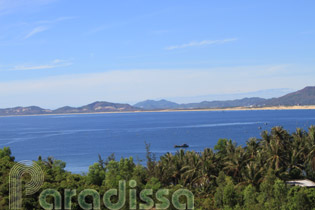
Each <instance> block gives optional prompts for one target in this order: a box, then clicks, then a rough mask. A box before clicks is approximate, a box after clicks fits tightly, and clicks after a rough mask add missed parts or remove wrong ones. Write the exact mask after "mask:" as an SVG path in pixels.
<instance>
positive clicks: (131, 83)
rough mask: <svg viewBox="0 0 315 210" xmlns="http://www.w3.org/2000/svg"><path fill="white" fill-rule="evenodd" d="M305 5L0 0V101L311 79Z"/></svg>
mask: <svg viewBox="0 0 315 210" xmlns="http://www.w3.org/2000/svg"><path fill="white" fill-rule="evenodd" d="M314 10H315V2H314V1H311V0H310V1H290V0H286V1H282V0H279V1H274V0H273V1H269V0H265V1H249V0H248V1H242V0H240V1H232V0H230V1H227V0H222V1H210V0H204V1H202V0H198V1H192V0H190V1H187V0H172V1H170V0H167V1H165V0H159V1H153V0H128V1H127V0H125V1H122V0H106V1H104V0H91V1H83V0H0V49H1V50H0V99H1V100H0V107H12V106H18V105H23V106H27V105H39V106H43V107H47V108H56V107H59V106H63V105H72V106H79V105H83V104H86V103H90V102H93V101H96V100H105V101H113V102H128V103H135V102H137V101H140V100H145V99H160V98H167V99H174V100H178V101H181V100H180V99H184V100H182V102H189V101H194V100H197V99H196V97H198V96H204V97H203V99H209V100H210V99H211V100H213V99H215V97H216V96H222V95H223V96H224V95H226V96H231V97H232V95H240V94H242V96H243V95H244V93H247V92H255V91H260V90H269V89H272V90H274V92H277V91H278V90H280V91H278V92H279V94H280V92H281V93H282V92H283V88H285V90H297V89H300V88H303V87H304V86H307V85H314V78H315V71H314V66H315V65H314V64H315V22H314V20H315V13H314ZM271 92H272V91H271ZM245 95H246V94H245ZM270 96H273V95H272V94H270ZM207 97H208V98H207ZM218 98H220V97H218ZM221 98H222V97H221Z"/></svg>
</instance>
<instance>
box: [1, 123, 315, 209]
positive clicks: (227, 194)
mask: <svg viewBox="0 0 315 210" xmlns="http://www.w3.org/2000/svg"><path fill="white" fill-rule="evenodd" d="M146 152H147V166H146V167H144V166H142V165H139V164H135V163H134V160H133V158H122V159H120V160H119V161H116V160H115V157H114V155H111V156H110V157H108V158H107V159H106V160H105V161H104V160H103V159H102V158H101V156H99V160H98V161H97V162H96V163H95V164H93V165H91V166H90V167H89V171H88V173H87V174H85V175H84V174H83V175H79V174H72V173H70V172H67V171H66V170H65V166H66V164H65V163H64V162H62V161H60V160H56V159H54V158H53V157H48V158H46V159H43V158H42V157H39V158H38V160H37V163H38V164H39V165H40V166H41V168H42V169H43V171H44V175H45V182H44V185H43V186H42V190H44V189H55V190H57V191H58V192H60V193H61V196H62V197H63V195H64V190H65V189H75V190H76V192H77V195H78V194H79V193H80V192H82V191H83V190H84V189H93V190H95V191H97V192H99V193H100V194H101V195H103V194H104V192H105V191H107V190H108V189H111V188H114V189H117V187H118V183H119V181H120V180H126V181H127V190H130V189H133V190H136V192H138V193H139V192H140V191H141V190H143V189H152V190H153V192H157V191H158V190H159V189H161V188H163V189H169V195H168V196H166V197H167V198H168V199H169V200H171V199H172V197H171V195H172V193H174V192H175V191H176V190H178V189H189V190H190V191H192V192H193V193H194V196H195V209H204V210H208V209H209V210H210V209H214V210H218V209H224V210H228V209H231V210H250V209H255V210H264V209H269V210H280V209H281V210H282V209H288V210H296V209H299V210H300V209H301V210H309V209H310V210H312V209H314V207H315V189H307V188H299V187H289V186H287V185H286V184H285V181H287V180H290V179H310V180H313V181H314V180H315V170H314V169H315V127H314V126H312V127H310V128H309V130H308V132H306V131H303V130H301V129H297V130H296V132H294V133H293V134H289V133H288V132H287V131H286V130H284V129H283V128H282V127H275V128H272V130H271V132H270V133H269V132H267V131H265V132H263V133H262V135H261V138H260V139H256V138H252V139H249V140H248V141H247V142H246V146H245V147H241V146H237V145H236V144H235V143H234V142H233V141H232V140H227V139H220V140H219V141H218V143H217V145H216V146H215V147H214V150H212V149H210V148H207V149H205V150H204V151H203V152H200V153H198V152H194V151H185V150H182V149H181V150H178V151H177V152H176V153H174V154H172V153H166V154H165V155H163V156H162V157H161V158H160V160H158V161H157V160H156V159H155V157H154V154H152V153H151V152H150V145H149V144H146ZM14 164H15V162H14V157H12V155H11V150H10V149H9V148H7V147H5V148H3V149H0V209H8V203H9V198H8V196H9V195H8V194H9V192H8V191H9V184H8V183H9V180H8V177H9V172H10V169H11V168H12V167H13V165H14ZM129 180H135V181H136V186H129ZM39 193H40V192H38V193H36V194H34V195H32V196H26V197H25V198H23V208H24V209H40V206H39V203H38V196H39ZM151 198H152V200H154V202H155V203H157V202H158V200H157V199H156V198H155V197H154V196H153V197H151ZM86 199H87V200H86V201H87V202H89V203H91V202H92V199H91V197H89V196H88V197H87V198H86ZM181 199H182V198H181ZM114 200H115V199H114ZM127 200H128V199H127ZM136 200H137V203H138V204H139V203H141V201H140V197H139V194H137V197H136ZM47 201H48V202H50V203H52V202H53V199H52V198H48V199H47ZM183 201H184V200H181V202H183ZM142 203H143V202H142ZM71 207H72V209H80V207H79V204H78V199H77V197H74V198H73V199H72V206H71ZM128 207H129V203H127V204H126V206H125V208H124V209H129V208H128ZM104 208H105V207H104V206H103V205H102V206H101V209H104ZM168 209H175V208H174V206H172V205H171V206H170V207H169V208H168Z"/></svg>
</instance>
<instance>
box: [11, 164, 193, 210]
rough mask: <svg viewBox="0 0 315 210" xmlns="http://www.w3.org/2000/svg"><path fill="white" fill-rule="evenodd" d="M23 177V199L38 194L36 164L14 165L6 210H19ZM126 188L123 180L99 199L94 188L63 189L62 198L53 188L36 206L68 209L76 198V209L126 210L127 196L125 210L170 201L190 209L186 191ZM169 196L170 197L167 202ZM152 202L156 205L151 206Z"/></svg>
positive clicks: (38, 169) (133, 184) (131, 183)
mask: <svg viewBox="0 0 315 210" xmlns="http://www.w3.org/2000/svg"><path fill="white" fill-rule="evenodd" d="M25 174H28V175H29V176H30V180H29V181H28V182H26V183H25V188H24V190H25V193H24V194H25V196H30V195H33V194H34V193H36V192H38V191H39V190H40V188H41V186H42V185H43V183H44V172H43V171H42V169H41V167H40V166H39V165H38V164H37V163H35V162H32V161H21V162H18V163H16V164H15V165H14V166H13V168H12V169H11V171H10V175H9V176H10V177H9V185H10V189H9V191H10V192H9V193H10V195H9V199H10V210H20V209H22V201H23V200H22V195H23V190H22V189H23V188H22V177H23V176H24V175H25ZM128 185H129V190H128V191H129V192H127V181H125V180H121V181H119V186H118V189H110V190H108V191H106V192H105V193H104V195H103V196H102V197H101V195H100V194H99V192H97V191H96V190H94V189H85V190H82V191H81V192H80V193H79V194H78V195H77V191H76V189H64V192H63V193H62V194H63V195H64V196H63V197H62V196H61V193H60V192H58V191H57V190H55V189H44V190H42V192H41V193H40V195H39V198H38V199H39V204H40V206H41V207H42V208H43V209H45V210H48V209H49V210H52V209H71V206H72V203H71V201H72V198H73V197H76V196H77V201H78V204H79V206H80V207H81V208H82V209H87V210H100V209H101V205H102V204H103V205H104V206H105V207H106V208H107V209H111V210H119V209H122V208H124V207H126V201H127V197H128V199H129V200H128V201H129V209H152V208H155V209H168V208H169V207H170V205H171V202H172V205H173V206H174V207H175V208H176V209H194V195H193V193H192V192H191V191H189V190H186V189H179V190H177V191H175V192H174V193H173V194H172V195H170V191H169V190H168V189H159V190H158V191H157V192H156V193H154V192H153V190H152V189H143V190H142V191H141V192H137V190H136V189H135V188H136V187H137V182H136V181H135V180H130V181H129V182H128ZM127 195H128V196H127ZM87 196H89V197H90V198H92V201H91V203H88V202H87V201H86V198H87ZM47 197H53V198H54V199H53V203H49V202H48V201H47ZM169 197H171V202H170V200H169ZM154 198H155V199H154ZM113 200H114V201H115V202H113ZM155 201H157V202H156V203H155ZM62 204H63V206H62Z"/></svg>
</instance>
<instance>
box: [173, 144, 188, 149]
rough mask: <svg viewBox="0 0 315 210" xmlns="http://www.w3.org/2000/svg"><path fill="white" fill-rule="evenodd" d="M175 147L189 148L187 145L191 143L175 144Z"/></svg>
mask: <svg viewBox="0 0 315 210" xmlns="http://www.w3.org/2000/svg"><path fill="white" fill-rule="evenodd" d="M174 147H175V148H187V147H189V145H188V144H182V145H175V146H174Z"/></svg>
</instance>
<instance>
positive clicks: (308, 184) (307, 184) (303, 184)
mask: <svg viewBox="0 0 315 210" xmlns="http://www.w3.org/2000/svg"><path fill="white" fill-rule="evenodd" d="M286 183H287V184H289V185H293V186H299V187H315V182H312V181H311V180H308V179H303V180H292V181H287V182H286Z"/></svg>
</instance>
